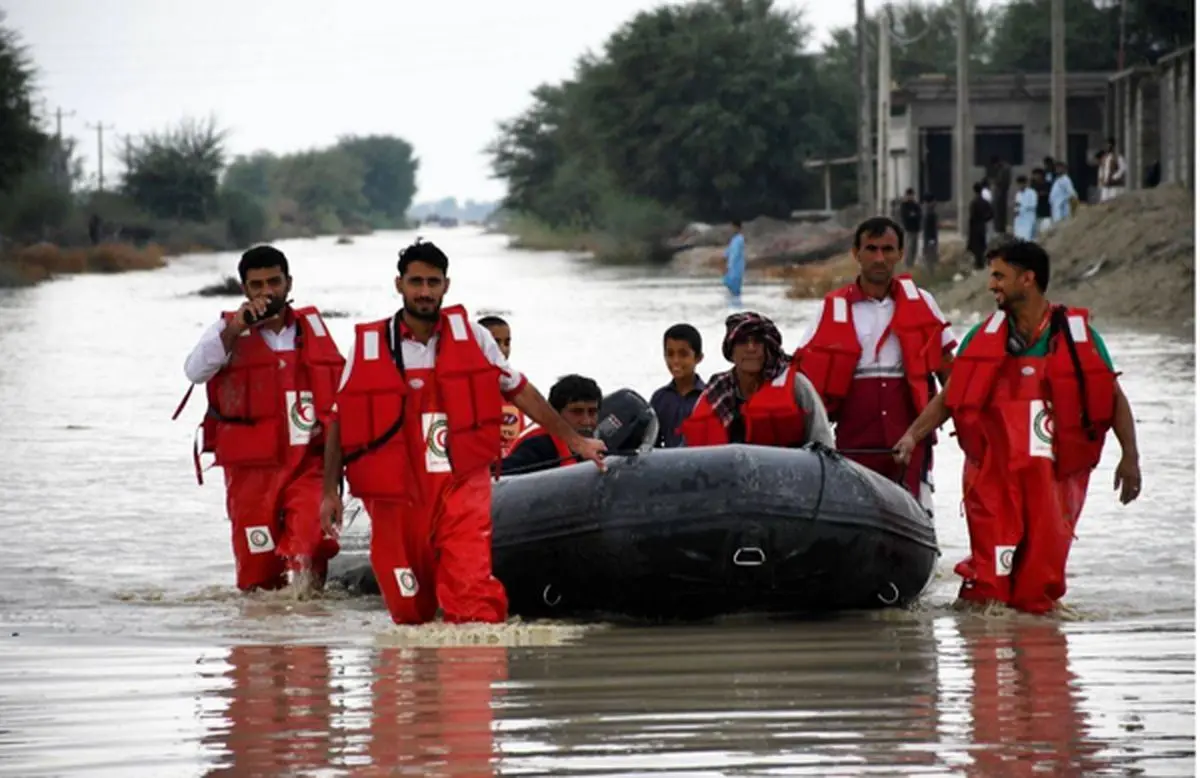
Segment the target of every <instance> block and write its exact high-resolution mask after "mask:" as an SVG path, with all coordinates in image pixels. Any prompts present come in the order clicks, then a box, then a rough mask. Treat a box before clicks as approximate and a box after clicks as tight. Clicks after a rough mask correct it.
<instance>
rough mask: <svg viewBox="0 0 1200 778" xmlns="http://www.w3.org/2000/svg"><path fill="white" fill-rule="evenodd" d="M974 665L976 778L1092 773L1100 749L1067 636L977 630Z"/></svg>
mask: <svg viewBox="0 0 1200 778" xmlns="http://www.w3.org/2000/svg"><path fill="white" fill-rule="evenodd" d="M964 638H965V641H966V646H967V648H966V650H967V652H968V654H969V656H970V662H971V680H972V684H973V686H974V690H973V694H972V695H971V721H972V726H971V733H972V737H971V742H972V744H973V745H974V748H973V749H972V757H973V759H972V765H971V769H970V770H969V774H970V775H972V776H981V777H982V776H987V777H988V778H999V777H1000V776H1025V775H1034V774H1044V775H1064V776H1066V775H1091V774H1094V771H1095V770H1097V769H1098V768H1099V767H1100V766H1101V765H1100V763H1099V762H1098V761H1097V760H1096V759H1095V758H1094V757H1095V755H1096V754H1097V753H1098V752H1099V750H1100V748H1101V746H1100V744H1098V743H1096V742H1094V741H1092V740H1090V739H1089V738H1088V737H1087V721H1086V718H1085V716H1084V714H1083V712H1082V710H1081V699H1080V694H1079V678H1078V676H1076V675H1075V673H1073V672H1072V671H1071V669H1070V663H1069V659H1068V653H1069V652H1068V650H1067V636H1066V635H1065V634H1063V631H1062V629H1061V627H1060V626H1059V625H1058V624H1055V623H1053V622H1048V623H1025V622H1023V621H1022V622H1010V623H1003V622H1002V623H997V624H990V625H986V626H977V628H976V629H975V630H971V631H967V632H966V633H965V635H964Z"/></svg>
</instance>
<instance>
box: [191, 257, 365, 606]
mask: <svg viewBox="0 0 1200 778" xmlns="http://www.w3.org/2000/svg"><path fill="white" fill-rule="evenodd" d="M238 276H239V278H240V279H241V282H242V291H243V292H244V293H245V295H246V302H244V303H242V305H241V307H239V308H238V309H237V310H236V311H227V312H225V313H223V314H221V317H220V318H219V319H217V321H215V322H214V323H213V325H212V326H211V327H209V328H208V329H207V330H206V331H205V332H204V334H203V335H202V336H201V337H200V342H199V343H197V344H196V347H195V348H194V349H192V353H191V354H189V355H188V358H187V361H186V362H185V363H184V368H183V369H184V373H185V374H186V375H187V377H188V380H189V381H191V382H192V385H193V387H194V386H195V385H196V384H206V385H207V393H208V411H207V414H206V415H205V418H204V422H203V423H202V425H201V426H202V430H203V436H204V449H203V450H204V451H207V452H211V453H214V454H215V455H216V464H217V465H219V466H221V467H222V468H223V469H224V471H225V505H226V510H227V511H228V514H229V520H230V522H231V525H232V538H233V555H234V560H235V561H236V565H237V587H238V589H241V590H242V591H250V590H253V589H278V588H280V587H282V586H284V585H286V584H287V572H288V571H289V570H290V571H291V572H292V573H293V576H294V581H293V583H294V584H295V585H296V586H297V588H298V589H299V590H302V591H304V590H310V589H314V588H315V589H319V588H321V587H322V586H323V585H324V582H325V572H326V568H327V563H328V561H329V559H330V558H332V557H333V556H335V555H336V554H337V552H338V544H337V542H336V541H335V540H333V539H332V538H329V537H323V536H322V531H321V520H320V517H319V509H320V505H321V495H322V488H321V484H322V469H323V465H322V451H323V450H324V445H325V443H324V439H323V432H322V430H323V428H324V427H325V426H326V424H327V422H328V420H329V414H330V411H331V409H332V406H333V400H334V389H335V387H336V386H337V380H338V376H339V375H340V374H341V372H342V369H343V366H344V364H345V360H344V359H343V358H342V355H341V353H340V352H339V351H338V348H337V344H336V343H334V341H333V338H332V337H331V336H330V334H329V330H328V329H327V328H326V327H325V323H324V321H322V319H321V314H320V313H318V312H317V309H316V308H298V309H297V308H292V307H291V306H290V305H289V304H288V302H287V299H288V295H289V294H290V293H291V291H292V277H291V275H290V274H289V272H288V261H287V257H285V256H284V255H283V252H281V251H279V250H278V249H276V248H273V247H271V246H255V247H254V248H251V249H250V250H249V251H247V252H246V253H244V254H242V258H241V260H240V261H239V262H238ZM190 395H191V390H189V391H188V396H190ZM186 402H187V397H185V398H184V403H186ZM182 410H183V404H182V403H181V404H180V407H179V410H177V411H176V412H175V415H176V416H178V415H179V412H180V411H182ZM196 477H197V479H198V480H200V481H201V483H203V479H202V478H201V475H200V459H199V452H196Z"/></svg>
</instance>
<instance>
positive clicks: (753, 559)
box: [733, 546, 767, 567]
mask: <svg viewBox="0 0 1200 778" xmlns="http://www.w3.org/2000/svg"><path fill="white" fill-rule="evenodd" d="M766 561H767V555H766V554H764V553H763V550H762V549H761V548H758V547H757V546H743V547H742V548H739V549H738V550H737V551H734V552H733V563H734V564H735V565H737V566H738V567H758V566H759V565H761V564H762V563H763V562H766Z"/></svg>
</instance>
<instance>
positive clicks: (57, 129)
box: [54, 106, 75, 186]
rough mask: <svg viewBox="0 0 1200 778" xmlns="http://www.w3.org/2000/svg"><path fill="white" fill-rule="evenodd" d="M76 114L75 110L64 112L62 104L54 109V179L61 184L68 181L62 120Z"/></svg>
mask: <svg viewBox="0 0 1200 778" xmlns="http://www.w3.org/2000/svg"><path fill="white" fill-rule="evenodd" d="M74 115H75V112H74V111H71V112H70V113H63V109H62V106H59V107H58V108H55V109H54V142H55V143H54V146H55V148H54V179H55V181H57V182H58V185H59V186H62V185H64V184H65V183H67V180H66V179H67V149H66V147H65V146H63V134H62V120H63V117H64V116H66V117H68V118H70V117H72V116H74Z"/></svg>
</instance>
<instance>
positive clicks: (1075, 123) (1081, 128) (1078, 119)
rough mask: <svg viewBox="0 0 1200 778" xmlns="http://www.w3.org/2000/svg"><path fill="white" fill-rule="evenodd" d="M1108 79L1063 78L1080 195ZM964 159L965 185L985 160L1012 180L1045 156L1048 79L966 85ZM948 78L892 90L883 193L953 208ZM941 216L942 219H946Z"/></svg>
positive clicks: (1071, 163) (1100, 135) (992, 79)
mask: <svg viewBox="0 0 1200 778" xmlns="http://www.w3.org/2000/svg"><path fill="white" fill-rule="evenodd" d="M1110 77H1111V74H1110V73H1090V72H1089V73H1069V74H1068V75H1067V154H1066V156H1067V159H1066V162H1067V167H1068V170H1069V172H1070V174H1071V178H1072V180H1073V181H1074V182H1075V186H1076V188H1077V189H1079V191H1080V194H1083V193H1084V192H1086V191H1087V189H1088V187H1091V186H1094V185H1095V182H1096V167H1095V164H1094V163H1092V162H1091V160H1092V157H1093V156H1094V154H1095V153H1096V152H1097V151H1099V150H1100V149H1101V148H1102V147H1103V146H1104V143H1105V140H1106V137H1107V135H1106V133H1105V129H1106V124H1105V101H1106V97H1107V95H1108V92H1109V79H1110ZM970 95H971V108H970V116H971V124H972V127H973V131H972V133H971V137H970V139H969V140H968V157H969V158H970V159H971V160H972V162H973V163H974V164H973V165H972V169H971V180H972V181H978V180H980V179H982V178H984V176H985V169H986V166H987V164H988V161H989V160H990V159H991V157H992V156H993V155H996V156H998V157H1000V158H1001V159H1003V160H1005V161H1007V162H1008V163H1009V164H1010V165H1012V168H1013V178H1014V180H1015V178H1016V177H1017V176H1018V175H1020V174H1025V175H1028V174H1029V172H1030V171H1031V170H1032V169H1033V168H1035V167H1041V166H1042V159H1043V157H1047V156H1049V155H1050V148H1051V137H1050V74H1049V73H1027V74H1015V75H982V76H978V77H976V78H972V79H971V82H970ZM955 113H956V111H955V79H954V77H952V76H945V75H932V76H923V77H921V78H918V79H915V80H913V81H910V82H908V83H906V84H904V85H902V86H900V87H899V88H896V89H893V90H892V116H891V134H890V136H889V145H890V147H891V148H890V156H891V157H892V160H891V169H890V170H889V173H890V175H889V179H890V183H891V186H890V187H889V188H890V189H891V194H892V196H893V197H900V196H901V195H902V194H903V192H904V190H905V189H906V188H908V187H912V188H913V189H914V190H916V192H917V195H918V196H920V195H921V193H923V192H929V193H932V194H933V196H934V198H935V199H936V200H937V201H938V202H941V203H946V202H955V198H956V197H957V192H955V191H954V187H955V180H956V176H955V175H954V169H953V168H954V129H955V128H954V123H955ZM947 215H949V214H947Z"/></svg>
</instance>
